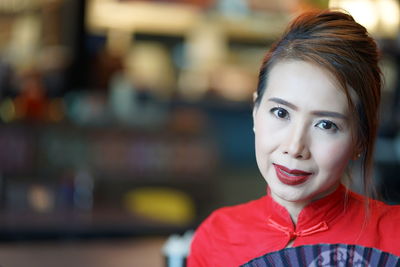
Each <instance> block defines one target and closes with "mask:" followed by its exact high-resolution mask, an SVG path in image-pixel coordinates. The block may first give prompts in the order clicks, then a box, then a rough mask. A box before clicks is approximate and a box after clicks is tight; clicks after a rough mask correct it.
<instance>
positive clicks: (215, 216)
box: [188, 197, 265, 266]
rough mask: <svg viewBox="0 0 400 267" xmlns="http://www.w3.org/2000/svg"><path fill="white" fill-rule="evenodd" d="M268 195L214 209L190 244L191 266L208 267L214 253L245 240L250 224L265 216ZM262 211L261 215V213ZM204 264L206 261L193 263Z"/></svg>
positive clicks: (215, 256)
mask: <svg viewBox="0 0 400 267" xmlns="http://www.w3.org/2000/svg"><path fill="white" fill-rule="evenodd" d="M263 203H265V197H262V198H260V199H257V200H253V201H250V202H247V203H244V204H240V205H235V206H229V207H222V208H219V209H217V210H215V211H214V212H212V213H211V214H210V215H209V216H208V217H207V218H206V219H205V220H204V221H203V222H202V223H201V224H200V226H199V227H198V228H197V230H196V232H195V234H194V237H193V241H192V244H191V249H190V255H189V259H188V261H189V263H190V264H189V266H207V265H213V264H210V262H208V261H210V260H211V259H214V258H219V257H220V255H214V257H213V256H212V255H213V254H214V253H225V252H224V250H226V249H227V248H229V247H230V246H231V245H233V244H236V243H238V242H242V240H245V239H244V238H243V235H247V234H248V232H249V231H248V226H249V223H251V224H254V223H255V222H257V221H259V220H261V219H262V216H263V215H262V213H263V209H262V206H263V205H264V204H263ZM260 213H261V214H260ZM194 262H196V263H200V262H201V263H204V264H197V265H196V264H193V263H194Z"/></svg>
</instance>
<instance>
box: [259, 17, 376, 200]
mask: <svg viewBox="0 0 400 267" xmlns="http://www.w3.org/2000/svg"><path fill="white" fill-rule="evenodd" d="M286 59H294V60H302V61H307V62H310V63H314V64H317V65H319V66H321V67H322V68H324V69H326V70H328V71H329V72H330V73H331V74H333V76H334V77H335V78H336V80H337V82H338V85H339V87H340V88H341V89H342V90H343V91H344V93H345V94H346V96H347V99H348V103H349V107H350V111H351V114H354V116H353V118H352V119H353V120H352V121H353V129H354V131H353V133H354V140H355V146H356V150H357V151H359V153H360V156H361V168H362V178H363V183H364V188H363V189H364V193H365V194H366V195H368V196H371V195H372V194H373V193H374V188H373V183H372V178H371V173H372V165H373V150H374V143H375V138H376V134H377V127H378V109H379V102H380V95H381V84H382V81H381V71H380V68H379V66H378V59H379V53H378V49H377V45H376V43H375V41H374V40H373V39H372V38H371V37H370V36H369V35H368V32H367V30H366V29H365V28H364V27H363V26H361V25H360V24H358V23H357V22H355V21H354V19H353V17H352V16H350V15H349V14H346V13H343V12H339V11H331V10H325V11H309V12H305V13H303V14H301V15H300V16H298V17H297V18H296V19H294V20H293V21H292V22H291V23H290V24H289V27H288V28H287V29H286V31H285V32H284V34H283V35H282V37H281V38H280V39H279V40H277V41H276V42H275V43H274V44H273V45H272V47H271V48H270V49H269V51H268V52H267V53H266V55H265V57H264V60H263V63H262V65H261V70H260V74H259V80H258V88H257V98H256V99H255V106H256V107H257V106H258V105H259V103H260V102H261V99H262V96H263V94H264V91H265V88H266V86H267V79H268V73H269V71H270V70H271V68H272V67H273V66H274V65H275V64H276V63H277V62H279V61H282V60H286ZM352 91H354V92H355V93H356V95H357V98H358V99H357V100H355V99H352V97H351V95H352V94H351V92H352Z"/></svg>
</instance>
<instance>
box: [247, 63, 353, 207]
mask: <svg viewBox="0 0 400 267" xmlns="http://www.w3.org/2000/svg"><path fill="white" fill-rule="evenodd" d="M253 117H254V131H255V146H256V158H257V164H258V167H259V169H260V171H261V174H262V175H263V177H264V178H265V180H266V181H267V183H268V185H269V188H270V190H271V195H272V197H273V198H274V199H275V201H277V202H278V203H281V204H282V205H285V202H286V203H287V202H296V203H304V204H307V203H309V202H311V201H312V200H315V199H318V198H321V197H323V196H325V195H327V194H329V193H331V192H332V191H334V190H335V189H336V187H337V186H338V184H339V183H340V180H341V178H342V176H343V173H344V171H345V169H346V166H347V164H348V162H349V160H350V159H351V158H352V156H353V154H354V151H353V147H354V146H353V142H352V132H351V127H350V121H349V119H350V114H349V108H348V104H347V99H346V96H345V94H344V93H343V92H342V91H341V90H340V89H339V88H338V87H337V85H335V82H334V78H333V76H331V75H330V74H329V73H328V72H326V71H325V70H324V69H322V68H320V67H318V66H317V65H314V64H310V63H307V62H304V61H296V60H291V61H283V62H279V63H277V64H276V65H275V66H274V67H272V69H271V71H270V73H269V75H268V84H267V88H266V90H265V93H264V96H263V98H262V100H261V102H260V105H259V106H258V107H256V108H255V109H254V112H253Z"/></svg>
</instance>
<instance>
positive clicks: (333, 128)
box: [315, 120, 339, 132]
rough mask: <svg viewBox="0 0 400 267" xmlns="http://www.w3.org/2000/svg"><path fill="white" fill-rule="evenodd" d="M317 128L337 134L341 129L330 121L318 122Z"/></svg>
mask: <svg viewBox="0 0 400 267" xmlns="http://www.w3.org/2000/svg"><path fill="white" fill-rule="evenodd" d="M315 126H317V127H318V128H321V129H322V130H328V131H333V132H336V131H337V130H338V129H339V128H338V127H337V125H336V124H335V123H333V122H331V121H328V120H322V121H320V122H318V123H317V124H316V125H315Z"/></svg>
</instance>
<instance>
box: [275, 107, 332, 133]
mask: <svg viewBox="0 0 400 267" xmlns="http://www.w3.org/2000/svg"><path fill="white" fill-rule="evenodd" d="M279 112H283V113H284V114H282V113H281V115H284V116H280V115H278V114H279ZM270 113H271V114H272V115H274V116H275V117H276V118H278V119H283V120H289V119H290V117H289V112H288V111H287V110H286V109H284V108H281V107H274V108H272V109H271V110H270ZM322 124H325V125H326V124H328V126H329V129H325V128H323V127H320V126H319V125H322ZM314 126H316V127H318V128H319V129H321V130H324V131H329V132H332V133H336V132H337V131H338V130H339V127H338V126H337V125H336V123H334V122H332V121H330V120H320V121H319V122H317V123H316V124H315V125H314Z"/></svg>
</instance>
